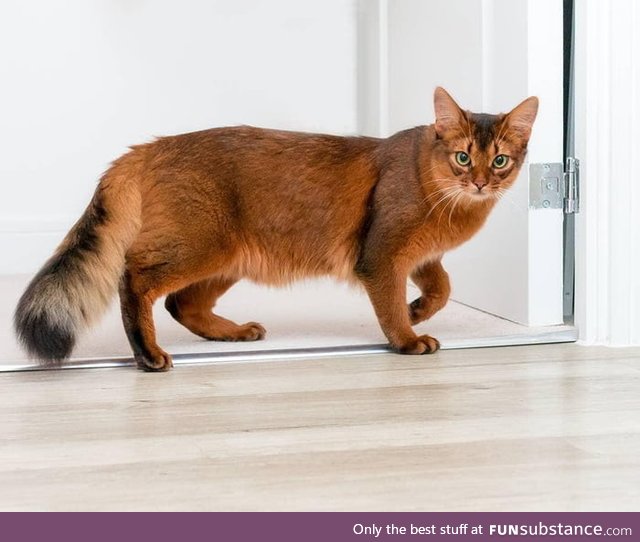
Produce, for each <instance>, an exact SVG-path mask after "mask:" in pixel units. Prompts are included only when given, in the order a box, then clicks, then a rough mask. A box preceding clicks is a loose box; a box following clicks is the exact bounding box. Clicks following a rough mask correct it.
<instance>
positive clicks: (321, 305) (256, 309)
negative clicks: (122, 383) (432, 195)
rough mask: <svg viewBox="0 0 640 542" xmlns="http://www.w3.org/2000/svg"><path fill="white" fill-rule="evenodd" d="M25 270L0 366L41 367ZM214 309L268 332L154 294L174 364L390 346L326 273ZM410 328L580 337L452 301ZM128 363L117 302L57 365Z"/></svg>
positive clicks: (442, 334) (510, 341) (238, 292)
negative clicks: (225, 323)
mask: <svg viewBox="0 0 640 542" xmlns="http://www.w3.org/2000/svg"><path fill="white" fill-rule="evenodd" d="M29 278H30V277H28V276H26V275H5V276H0V299H2V305H1V306H0V345H2V348H1V350H0V372H5V371H32V370H42V369H43V367H42V366H41V365H39V364H38V363H37V362H36V361H34V360H31V359H29V358H28V356H27V355H26V354H25V353H24V352H23V351H22V350H21V349H20V347H19V345H18V343H17V341H16V339H15V336H14V334H13V331H12V325H11V318H12V314H13V310H14V307H15V305H16V303H17V300H18V297H19V296H20V294H21V293H22V291H23V289H24V287H25V286H26V284H27V282H28V280H29ZM410 294H411V295H412V296H413V297H416V296H417V290H414V289H413V288H411V289H410ZM216 312H219V313H220V314H221V315H223V316H225V317H227V318H230V319H232V320H234V321H236V322H238V323H244V322H246V321H257V322H260V323H262V324H263V325H264V326H265V327H266V329H267V337H266V339H265V340H262V341H257V342H243V343H238V342H233V343H228V342H217V341H206V340H203V339H201V338H199V337H196V336H195V335H193V334H191V333H190V332H189V331H188V330H186V329H184V328H183V327H182V326H180V325H179V324H178V323H177V322H175V321H174V320H173V319H172V318H171V317H170V315H169V314H168V313H167V312H166V311H165V310H164V306H163V303H162V302H158V303H156V306H155V307H154V317H155V322H156V331H157V337H158V343H159V344H160V346H161V347H162V348H164V349H165V350H166V351H167V352H169V353H170V354H172V356H173V358H174V364H175V365H176V366H180V365H186V364H200V363H241V362H266V361H274V360H286V359H303V358H320V357H335V356H353V355H365V354H366V355H370V354H376V353H389V352H390V350H389V347H388V346H387V345H386V344H384V336H383V334H382V332H381V331H380V328H379V327H378V323H377V321H376V318H375V315H374V313H373V309H372V307H371V305H370V304H369V301H368V299H367V296H366V295H365V293H364V292H363V291H362V290H358V289H354V288H350V287H348V286H347V285H344V284H340V283H335V282H333V281H330V280H317V281H316V280H314V281H307V282H303V283H298V284H295V285H293V286H291V287H289V288H284V289H273V288H267V287H264V286H257V285H254V284H251V283H248V282H241V283H239V284H238V285H236V286H235V287H234V288H232V289H231V290H230V291H229V292H228V293H227V294H226V295H225V296H224V297H222V298H221V299H220V302H219V304H218V306H217V307H216ZM415 330H416V332H417V333H418V334H421V333H428V334H430V335H433V336H434V337H437V338H438V339H439V340H440V341H441V344H442V349H443V350H450V349H461V348H482V347H495V346H515V345H530V344H544V343H560V342H574V341H576V340H577V330H576V329H575V328H574V327H572V326H569V325H557V326H540V327H529V326H523V325H520V324H516V323H514V322H510V321H508V320H504V319H502V318H499V317H497V316H493V315H491V314H488V313H485V312H482V311H479V310H477V309H474V308H472V307H468V306H465V305H463V304H461V303H456V302H455V301H450V302H449V304H448V305H447V306H446V307H445V308H444V309H443V310H442V311H441V312H439V313H438V314H437V315H435V316H434V317H433V318H432V319H431V320H430V321H428V322H423V323H421V324H419V325H417V326H416V327H415ZM436 356H438V354H436ZM132 365H133V361H132V359H131V352H130V349H129V345H128V344H127V340H126V337H125V334H124V330H123V328H122V323H121V321H120V312H119V308H118V306H117V303H115V302H114V303H113V304H112V306H111V308H110V309H109V311H108V312H107V314H106V315H105V317H104V318H103V319H102V321H101V322H100V323H99V324H98V325H97V326H96V327H95V328H93V329H91V330H88V331H87V332H86V333H85V334H84V335H82V336H81V337H79V340H78V345H77V347H76V349H75V351H74V355H73V357H72V358H71V359H70V360H69V361H67V362H65V364H63V366H62V368H63V369H79V368H105V367H123V366H132Z"/></svg>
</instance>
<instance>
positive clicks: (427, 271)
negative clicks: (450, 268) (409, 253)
mask: <svg viewBox="0 0 640 542" xmlns="http://www.w3.org/2000/svg"><path fill="white" fill-rule="evenodd" d="M411 280H412V281H413V282H414V283H415V285H416V286H417V287H418V288H420V291H421V292H422V295H421V296H420V297H418V298H417V299H414V300H413V301H412V302H411V303H409V318H410V319H411V325H414V326H415V325H416V324H418V323H420V322H423V321H424V320H428V319H429V318H431V317H432V316H433V315H434V314H435V313H436V312H438V311H439V310H440V309H442V308H443V307H444V306H445V305H446V304H447V301H448V300H449V295H450V294H451V285H450V283H449V275H448V274H447V272H446V271H445V270H444V267H442V262H441V261H440V260H435V261H430V262H427V263H424V264H422V265H420V266H419V267H417V268H416V269H415V270H414V271H413V272H412V273H411Z"/></svg>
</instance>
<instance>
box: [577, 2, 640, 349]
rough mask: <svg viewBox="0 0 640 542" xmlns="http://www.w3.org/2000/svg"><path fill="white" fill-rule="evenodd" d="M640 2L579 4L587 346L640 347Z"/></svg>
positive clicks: (580, 304)
mask: <svg viewBox="0 0 640 542" xmlns="http://www.w3.org/2000/svg"><path fill="white" fill-rule="evenodd" d="M639 4H640V3H639V2H637V0H578V1H577V2H576V6H575V9H576V33H577V35H576V53H575V55H576V58H575V60H576V76H575V80H576V83H575V94H576V112H575V117H576V156H577V157H578V158H580V166H581V167H580V169H581V188H582V197H581V200H582V204H581V207H582V208H581V212H580V214H579V215H577V219H576V296H575V299H576V322H577V325H578V327H579V329H580V338H581V340H582V341H583V342H584V343H586V344H608V345H615V346H629V345H636V346H638V345H640V212H639V211H638V203H639V202H640V173H638V171H639V169H638V166H637V157H638V150H639V149H640V35H639V33H638V28H640V5H639Z"/></svg>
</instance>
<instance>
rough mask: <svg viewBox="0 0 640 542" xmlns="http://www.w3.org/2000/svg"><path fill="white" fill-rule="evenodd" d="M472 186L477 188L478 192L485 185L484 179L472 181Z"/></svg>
mask: <svg viewBox="0 0 640 542" xmlns="http://www.w3.org/2000/svg"><path fill="white" fill-rule="evenodd" d="M473 184H475V185H476V186H477V187H478V191H480V190H482V188H483V187H485V186H486V185H487V181H486V179H476V180H474V181H473Z"/></svg>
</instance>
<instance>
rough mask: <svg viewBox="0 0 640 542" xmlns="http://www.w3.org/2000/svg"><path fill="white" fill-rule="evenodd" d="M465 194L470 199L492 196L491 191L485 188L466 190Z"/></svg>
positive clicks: (480, 199)
mask: <svg viewBox="0 0 640 542" xmlns="http://www.w3.org/2000/svg"><path fill="white" fill-rule="evenodd" d="M467 195H468V196H469V198H470V199H471V200H472V201H483V200H486V199H488V198H491V197H493V192H492V191H489V190H486V189H484V190H478V189H474V190H468V191H467Z"/></svg>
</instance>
